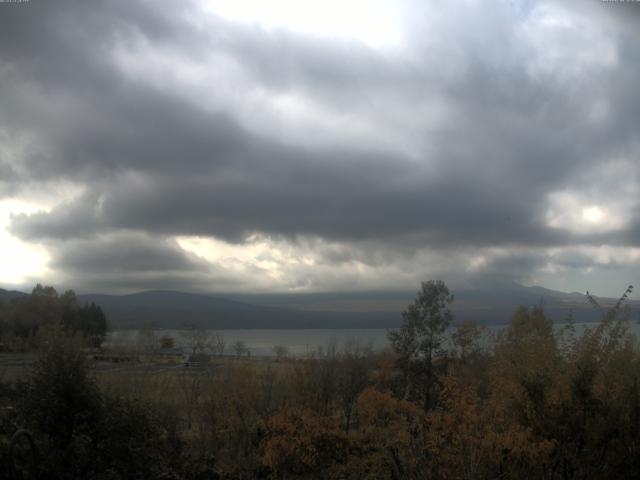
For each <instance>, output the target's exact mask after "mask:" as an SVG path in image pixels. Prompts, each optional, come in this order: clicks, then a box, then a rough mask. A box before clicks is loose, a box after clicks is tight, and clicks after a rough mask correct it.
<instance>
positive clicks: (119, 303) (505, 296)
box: [0, 283, 640, 329]
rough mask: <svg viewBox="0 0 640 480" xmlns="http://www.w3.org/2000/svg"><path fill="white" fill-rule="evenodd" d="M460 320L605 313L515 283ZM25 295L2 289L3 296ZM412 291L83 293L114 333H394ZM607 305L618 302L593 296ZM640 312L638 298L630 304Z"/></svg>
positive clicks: (476, 297)
mask: <svg viewBox="0 0 640 480" xmlns="http://www.w3.org/2000/svg"><path fill="white" fill-rule="evenodd" d="M453 293H454V296H455V300H454V303H453V304H452V308H451V309H452V312H453V314H454V321H460V320H464V319H470V320H474V321H476V322H477V323H480V324H486V325H489V324H504V323H507V322H508V321H509V320H510V319H511V316H512V315H513V312H514V311H515V309H516V308H517V307H518V306H520V305H525V306H532V305H536V304H539V303H542V304H543V305H544V307H545V309H546V311H547V312H548V314H549V315H550V316H551V318H552V319H553V320H554V321H556V322H562V321H563V320H565V319H566V318H567V316H568V315H569V313H573V314H574V316H575V317H576V320H577V321H596V320H598V318H599V315H600V312H598V310H596V309H594V308H593V307H592V306H591V305H590V304H589V303H588V302H587V299H586V296H585V295H582V294H579V293H577V292H571V293H565V292H560V291H557V290H551V289H548V288H545V287H540V286H533V287H527V286H523V285H519V284H515V283H510V284H504V285H501V286H499V287H495V286H485V287H480V288H473V289H460V290H458V291H457V292H456V291H453ZM24 295H27V294H26V293H23V292H18V291H15V290H14V291H9V290H3V289H0V299H4V300H5V301H6V300H10V299H11V298H16V297H20V296H24ZM414 298H415V293H411V292H407V291H400V290H398V291H362V292H323V293H280V294H278V293H275V294H226V295H223V294H216V293H190V292H181V291H177V290H144V291H140V292H135V293H129V294H124V295H110V294H100V293H92V294H81V295H78V299H79V301H80V302H82V303H91V302H94V303H97V304H99V305H100V306H101V307H102V308H103V310H104V311H105V313H106V314H107V317H108V319H109V321H110V323H111V325H112V328H140V327H142V326H143V325H145V324H151V325H153V326H154V327H156V328H181V327H185V326H188V325H194V324H195V325H201V326H204V327H207V328H221V329H229V328H240V329H256V328H263V329H279V328H293V329H296V328H394V327H397V326H398V325H399V324H400V322H401V312H402V310H404V308H405V307H406V306H407V305H408V304H409V303H410V302H412V301H413V299H414ZM595 298H597V299H598V301H599V302H600V303H601V304H602V305H603V306H607V305H611V304H614V303H615V302H616V301H617V299H616V298H610V297H595ZM628 305H629V306H630V307H631V308H632V311H633V312H635V314H637V312H638V311H640V301H637V300H629V301H628Z"/></svg>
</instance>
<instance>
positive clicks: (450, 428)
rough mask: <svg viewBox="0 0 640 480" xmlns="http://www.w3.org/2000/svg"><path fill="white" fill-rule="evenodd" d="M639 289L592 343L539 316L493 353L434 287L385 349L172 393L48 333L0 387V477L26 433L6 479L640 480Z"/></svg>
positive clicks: (240, 364) (248, 372) (328, 354)
mask: <svg viewBox="0 0 640 480" xmlns="http://www.w3.org/2000/svg"><path fill="white" fill-rule="evenodd" d="M630 291H631V287H630V288H629V289H628V290H627V292H626V293H625V294H624V295H623V297H622V298H621V299H620V301H619V302H618V304H616V305H615V306H613V307H612V308H610V309H603V310H602V321H601V322H600V323H599V324H598V325H595V326H593V327H591V328H587V329H586V330H584V331H582V330H580V331H577V330H578V329H577V328H576V327H575V326H574V325H573V323H571V322H569V323H568V324H567V325H566V326H564V327H563V328H561V329H554V328H553V324H552V322H551V320H550V319H549V318H548V316H547V315H546V314H545V312H544V309H543V308H542V307H541V306H534V307H525V306H523V307H521V308H519V309H518V310H517V311H516V312H515V313H514V315H513V319H512V321H511V324H510V325H509V326H507V327H506V328H504V329H503V330H501V331H500V332H499V333H498V334H497V336H496V337H495V338H494V339H492V341H491V342H490V343H487V342H485V341H483V337H484V336H486V332H484V331H483V329H481V328H480V327H478V326H476V325H474V324H472V323H470V322H464V321H462V322H457V323H456V322H455V319H453V318H452V315H451V312H450V311H449V305H450V304H451V302H452V301H453V296H452V295H451V294H450V292H449V290H448V288H447V287H446V285H445V284H444V283H442V282H440V281H430V282H425V283H423V284H422V286H421V290H420V292H419V293H418V296H417V297H416V300H415V302H414V303H412V304H411V305H409V306H408V307H407V309H406V310H405V311H404V312H403V324H402V326H401V328H400V329H398V330H396V331H391V332H390V333H389V341H390V346H391V348H390V349H389V350H388V351H383V352H375V351H372V350H371V349H370V348H366V347H363V346H362V345H360V344H358V343H357V342H353V343H351V344H348V345H346V346H344V348H341V349H338V348H336V347H335V346H332V345H329V346H327V348H323V349H320V350H318V351H317V352H315V353H314V354H313V355H309V356H307V357H304V358H291V357H288V356H287V355H285V354H284V353H283V354H282V355H281V356H278V357H277V358H275V359H273V360H262V361H248V360H246V359H244V358H228V359H226V360H224V361H223V360H219V363H216V364H214V365H212V366H210V367H209V368H204V369H201V370H197V371H195V370H191V371H188V370H187V369H184V370H183V371H182V372H181V373H177V374H174V375H173V376H166V377H160V376H159V375H155V374H152V373H148V374H146V375H137V374H135V375H134V374H130V373H128V374H127V375H124V376H121V377H118V376H115V375H113V376H111V377H108V378H107V377H106V376H104V375H99V374H97V373H96V371H95V370H94V368H93V367H92V365H91V363H90V360H89V359H88V357H87V356H86V355H85V354H83V351H84V350H83V346H84V345H86V339H84V340H83V338H82V335H83V333H84V330H83V329H82V328H80V327H78V326H77V324H76V323H73V322H69V321H66V320H64V321H58V322H56V321H52V322H50V323H51V324H50V325H49V324H48V325H44V326H41V327H40V328H38V329H37V332H36V333H35V334H34V335H33V342H34V345H37V346H38V348H39V359H38V361H37V362H36V363H35V365H34V367H33V368H32V371H31V373H30V375H29V377H28V378H26V379H24V380H23V381H18V382H11V383H9V382H4V383H2V384H1V387H0V402H1V403H0V405H2V407H1V409H0V456H2V457H3V458H1V459H0V461H3V462H6V463H5V464H9V463H11V462H9V456H10V453H9V452H10V448H9V447H10V445H9V442H10V439H11V438H12V436H13V435H14V434H15V432H16V431H17V430H18V429H21V428H22V429H27V430H28V431H29V432H31V435H32V438H33V441H34V443H35V445H36V447H37V451H38V459H37V461H32V460H31V459H30V457H28V455H26V456H25V455H24V451H29V449H28V448H27V447H25V445H27V444H26V443H25V442H26V440H22V444H21V448H22V450H21V448H17V447H16V444H17V443H18V440H14V447H15V448H14V452H15V451H18V452H20V451H22V453H23V455H22V457H21V456H20V455H16V458H17V460H16V459H14V460H13V463H14V464H16V467H15V468H16V469H18V470H20V471H21V472H22V474H24V475H25V476H26V475H36V474H39V475H40V476H41V478H62V479H66V478H68V479H192V478H193V479H215V478H219V479H221V478H224V479H251V478H269V479H354V480H355V479H428V478H433V479H498V478H499V479H525V478H526V479H528V478H540V479H605V478H606V479H608V478H623V479H626V478H629V479H632V478H634V479H635V478H637V475H638V472H639V471H640V455H639V454H640V382H639V381H640V349H639V348H638V343H637V339H636V338H634V337H633V336H632V335H631V333H630V332H629V329H628V325H627V319H626V317H627V315H625V309H624V300H625V299H626V295H628V293H630ZM49 297H51V298H52V299H56V300H55V301H53V300H51V303H50V305H51V306H56V305H64V302H63V300H62V297H57V296H56V295H49ZM589 298H590V300H591V301H592V302H593V303H594V307H596V308H601V307H600V305H598V304H597V302H596V301H595V300H594V299H593V298H592V297H589ZM14 307H15V306H14ZM42 313H43V314H44V311H42ZM6 318H7V317H5V319H6ZM12 318H18V317H12ZM19 318H23V317H19ZM43 318H49V317H43ZM56 318H63V317H62V316H60V317H56ZM47 321H48V320H47ZM5 324H6V322H5ZM449 327H453V334H452V335H451V339H452V342H449V341H447V335H448V333H447V332H448V331H450V330H448V328H449ZM74 331H75V334H74ZM43 339H46V341H43ZM24 438H26V437H24ZM27 446H28V445H27ZM12 458H13V457H12ZM30 462H31V463H30ZM33 465H35V466H33ZM30 469H31V470H30ZM33 469H35V472H34V471H32V470H33ZM11 475H12V474H11V473H10V472H9V471H8V470H6V471H4V470H0V478H14V477H12V476H11ZM25 478H26V477H25Z"/></svg>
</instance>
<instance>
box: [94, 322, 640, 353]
mask: <svg viewBox="0 0 640 480" xmlns="http://www.w3.org/2000/svg"><path fill="white" fill-rule="evenodd" d="M596 325H597V323H576V324H575V329H576V333H577V334H578V335H579V334H580V333H581V332H583V331H584V329H585V328H587V327H594V326H596ZM564 326H565V324H561V323H559V324H555V325H554V328H555V329H556V331H557V332H560V331H561V330H562V328H563V327H564ZM504 328H505V326H504V325H491V326H488V327H487V328H486V331H485V334H484V335H483V340H482V344H484V345H485V346H489V345H491V344H492V343H493V339H494V338H495V335H496V334H497V333H498V332H499V331H500V330H502V329H504ZM629 329H630V331H631V332H632V333H634V334H635V335H636V337H638V338H640V324H638V323H636V322H630V323H629ZM451 331H452V330H451ZM387 332H388V329H385V328H369V329H302V330H297V329H296V330H274V329H269V330H208V331H207V333H208V334H209V335H210V336H214V335H215V334H219V335H222V336H223V337H224V340H225V344H226V347H225V355H233V353H234V352H233V344H234V343H235V342H237V341H242V342H243V343H244V344H245V346H246V347H247V348H248V349H249V351H250V352H251V355H253V356H274V355H275V354H274V352H273V349H274V347H276V346H284V347H286V348H287V350H288V352H289V354H290V355H295V356H304V355H308V354H310V353H314V352H316V351H318V349H319V348H322V349H326V348H327V347H329V346H331V345H335V346H336V348H337V350H338V351H341V350H343V349H344V348H345V346H347V345H349V344H354V343H357V344H358V345H359V346H361V347H365V346H370V347H371V348H373V349H374V350H383V349H384V348H387V347H388V346H389V344H388V341H387ZM149 335H150V332H138V331H135V330H116V331H113V332H110V333H109V334H108V335H107V339H106V344H105V345H106V346H113V345H129V346H130V345H136V344H140V343H141V342H142V341H143V340H142V339H143V338H145V337H146V338H147V339H148V338H149ZM153 335H154V336H155V338H156V339H159V338H160V337H162V336H169V337H172V338H173V339H174V341H175V346H176V347H179V348H184V347H185V346H186V345H187V344H188V338H189V332H188V331H185V330H156V331H155V332H153Z"/></svg>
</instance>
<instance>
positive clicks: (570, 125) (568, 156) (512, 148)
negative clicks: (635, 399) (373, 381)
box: [0, 0, 640, 295]
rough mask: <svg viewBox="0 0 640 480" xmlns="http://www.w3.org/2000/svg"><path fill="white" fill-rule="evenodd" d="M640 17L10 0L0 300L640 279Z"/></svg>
mask: <svg viewBox="0 0 640 480" xmlns="http://www.w3.org/2000/svg"><path fill="white" fill-rule="evenodd" d="M639 37H640V4H633V3H628V4H621V3H617V2H600V1H597V0H594V1H589V0H583V1H578V0H575V1H569V0H563V1H549V2H547V1H539V2H534V1H524V0H521V1H518V0H512V1H499V0H496V1H491V2H487V1H481V0H476V1H471V0H461V1H451V0H448V1H438V0H434V1H429V2H425V1H415V2H410V1H405V2H403V1H397V0H396V1H383V0H379V1H375V0H366V1H365V0H350V1H337V0H332V1H327V0H324V1H322V2H304V1H296V0H270V1H269V2H266V1H255V2H250V1H244V0H229V1H226V0H225V1H211V2H205V1H193V2H190V1H182V0H181V1H169V2H152V1H146V0H130V1H126V2H124V1H122V2H120V1H116V2H114V1H91V2H86V1H80V0H78V1H71V0H69V1H66V0H65V1H56V2H45V1H38V0H31V1H29V2H26V3H19V4H13V3H0V258H1V261H2V265H1V267H0V287H4V288H25V287H29V288H30V287H31V286H32V285H33V284H34V283H35V282H38V281H39V282H45V283H49V284H54V285H56V286H59V287H61V288H62V287H73V288H75V289H76V290H77V291H80V292H89V291H93V292H98V291H99V292H114V293H117V292H128V291H136V290H143V289H150V288H166V289H179V290H187V291H202V292H271V291H273V292H276V291H278V292H281V291H287V292H290V291H355V290H370V289H394V290H397V289H407V290H410V291H412V290H416V289H417V288H418V285H419V282H420V281H421V280H426V279H431V278H443V279H445V280H446V281H447V282H448V283H450V284H451V285H453V286H463V285H465V286H468V285H474V284H478V283H482V284H486V283H488V282H502V281H516V282H521V283H523V284H526V285H532V284H538V285H543V286H547V287H550V288H555V289H559V290H565V291H584V290H587V289H589V290H590V291H594V292H596V293H598V294H605V295H617V294H619V293H621V292H622V291H623V290H624V288H625V287H626V286H627V285H628V284H630V283H632V284H633V283H638V280H639V279H640V208H639V207H640V130H639V127H640V94H639V93H638V86H639V85H640V48H639V45H640V38H639Z"/></svg>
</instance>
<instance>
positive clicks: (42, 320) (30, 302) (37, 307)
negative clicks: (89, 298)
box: [0, 284, 107, 351]
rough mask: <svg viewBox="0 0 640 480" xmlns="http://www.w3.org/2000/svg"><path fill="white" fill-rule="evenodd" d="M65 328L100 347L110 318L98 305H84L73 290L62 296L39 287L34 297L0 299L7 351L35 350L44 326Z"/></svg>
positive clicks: (2, 335)
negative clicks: (38, 334) (38, 336)
mask: <svg viewBox="0 0 640 480" xmlns="http://www.w3.org/2000/svg"><path fill="white" fill-rule="evenodd" d="M52 325H61V326H62V327H64V328H65V329H66V330H68V331H69V332H70V333H76V332H78V333H80V334H81V335H82V336H84V337H85V338H86V339H87V340H88V341H89V342H90V344H91V345H93V346H96V347H99V346H100V345H101V344H102V342H103V340H104V338H105V336H106V334H107V318H106V316H105V314H104V312H103V311H102V309H101V308H100V307H99V306H98V305H95V304H94V303H89V304H85V305H81V304H80V303H79V302H78V299H77V297H76V294H75V292H74V291H73V290H67V291H66V292H64V293H63V294H62V295H58V292H57V291H56V289H55V288H53V287H50V286H42V285H40V284H38V285H36V286H35V287H34V288H33V290H32V292H31V294H30V295H24V296H22V295H21V296H16V297H14V298H12V299H10V300H8V301H4V302H3V301H2V299H0V339H2V344H3V347H4V348H5V349H9V350H12V351H24V350H29V349H31V348H32V347H33V346H34V345H33V341H34V339H35V337H36V335H37V333H38V330H39V329H40V328H42V327H43V326H52Z"/></svg>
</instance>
